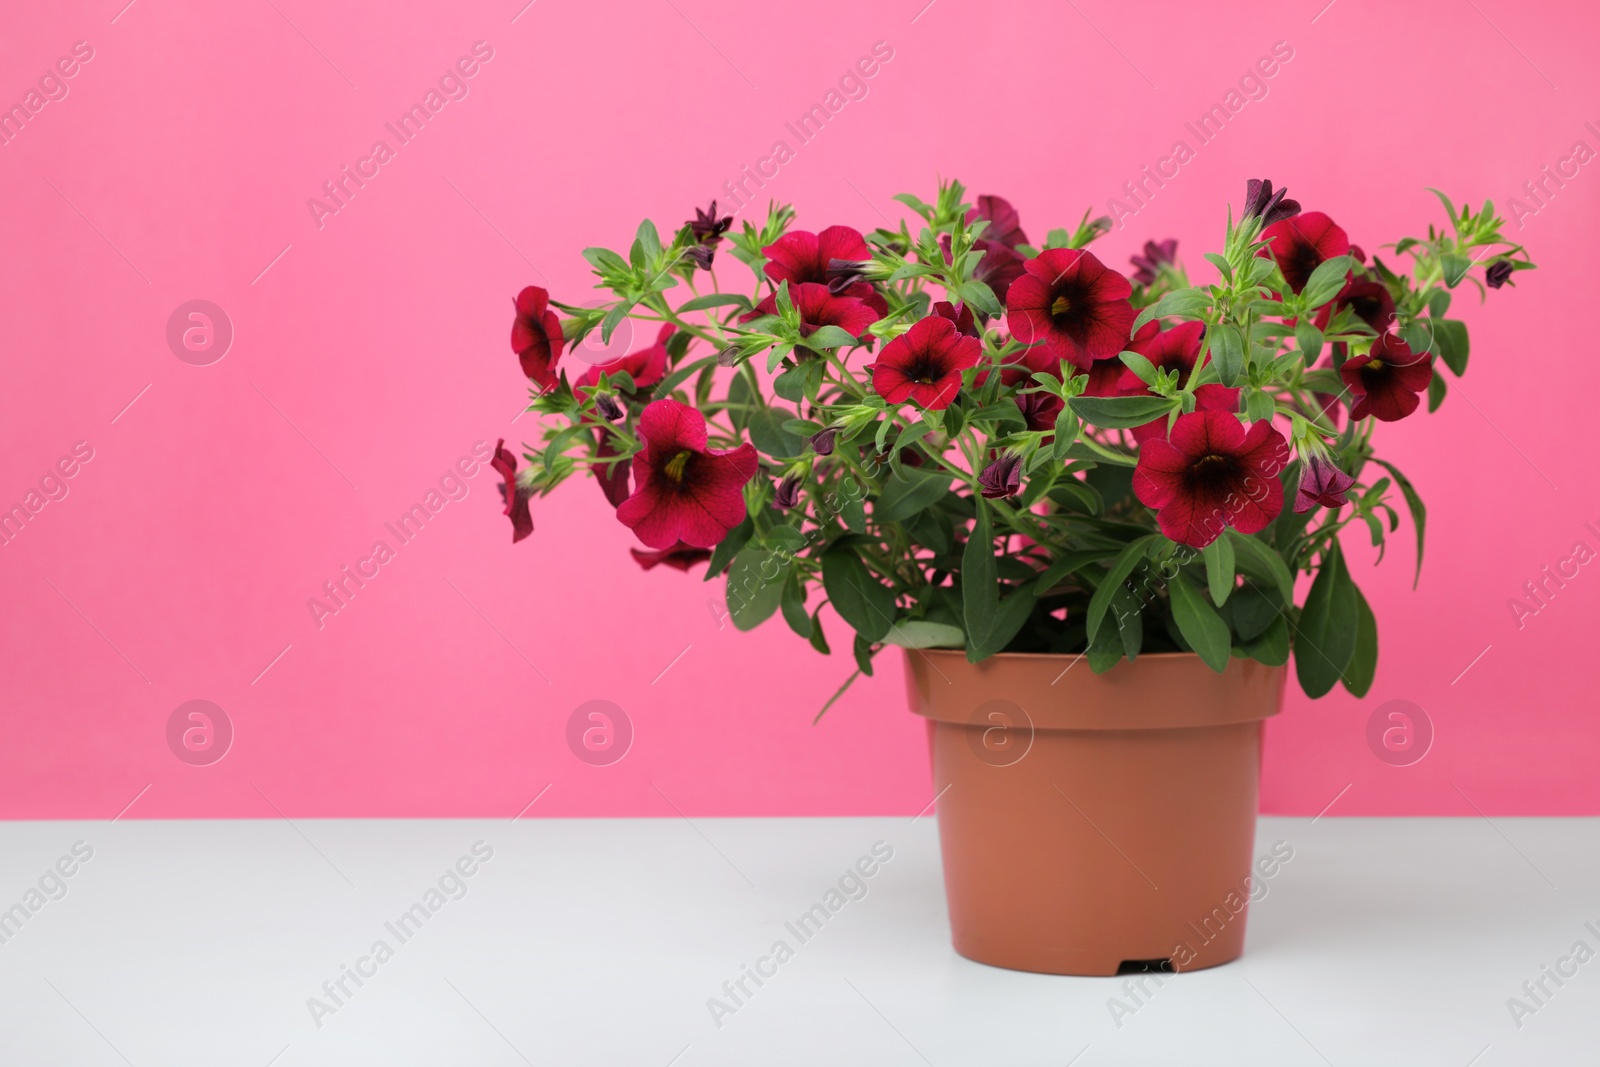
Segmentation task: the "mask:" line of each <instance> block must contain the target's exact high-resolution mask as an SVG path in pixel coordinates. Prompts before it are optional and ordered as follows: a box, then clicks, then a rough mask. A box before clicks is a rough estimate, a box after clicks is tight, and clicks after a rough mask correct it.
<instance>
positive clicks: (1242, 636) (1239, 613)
mask: <svg viewBox="0 0 1600 1067" xmlns="http://www.w3.org/2000/svg"><path fill="white" fill-rule="evenodd" d="M1222 614H1223V617H1224V618H1225V619H1227V620H1228V623H1229V625H1231V626H1232V627H1233V632H1234V633H1235V634H1237V635H1238V638H1239V640H1240V642H1241V643H1248V642H1250V641H1254V640H1255V639H1256V638H1258V637H1260V636H1261V635H1262V634H1264V633H1266V632H1267V629H1268V628H1269V627H1270V626H1271V625H1272V624H1273V622H1274V621H1275V620H1279V619H1282V618H1283V612H1281V611H1279V610H1278V606H1277V605H1276V604H1274V603H1273V602H1272V599H1271V598H1270V597H1268V596H1267V595H1266V594H1265V593H1263V592H1262V591H1261V590H1259V589H1257V588H1256V587H1255V586H1253V585H1246V586H1245V587H1243V588H1242V589H1238V590H1236V591H1235V592H1234V594H1233V596H1231V597H1229V598H1228V603H1227V605H1226V607H1225V608H1224V609H1223V612H1222Z"/></svg>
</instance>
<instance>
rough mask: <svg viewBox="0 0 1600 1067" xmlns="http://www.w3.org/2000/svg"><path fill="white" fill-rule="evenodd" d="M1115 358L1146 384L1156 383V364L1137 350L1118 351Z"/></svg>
mask: <svg viewBox="0 0 1600 1067" xmlns="http://www.w3.org/2000/svg"><path fill="white" fill-rule="evenodd" d="M1117 358H1118V359H1120V360H1122V362H1123V364H1124V365H1125V366H1126V367H1127V368H1128V369H1129V370H1131V371H1133V373H1134V374H1136V375H1138V377H1139V380H1140V381H1141V382H1143V383H1144V384H1146V385H1154V384H1155V383H1156V373H1157V371H1156V365H1155V364H1154V363H1151V362H1150V361H1149V360H1148V359H1146V358H1145V357H1144V356H1141V355H1140V354H1139V353H1137V352H1119V353H1118V354H1117Z"/></svg>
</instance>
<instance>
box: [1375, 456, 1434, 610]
mask: <svg viewBox="0 0 1600 1067" xmlns="http://www.w3.org/2000/svg"><path fill="white" fill-rule="evenodd" d="M1372 461H1373V462H1374V463H1377V464H1379V465H1381V466H1382V467H1383V468H1384V469H1385V470H1387V471H1388V472H1389V473H1390V474H1392V475H1394V482H1395V484H1396V485H1398V486H1399V487H1400V493H1401V495H1402V496H1404V497H1405V498H1406V507H1407V508H1408V509H1410V511H1411V525H1413V526H1415V527H1416V528H1417V573H1416V576H1415V577H1413V578H1412V579H1411V588H1413V589H1415V588H1416V587H1417V583H1418V582H1420V581H1422V548H1423V543H1424V542H1425V541H1426V539H1427V533H1428V508H1427V506H1426V505H1425V504H1423V502H1422V498H1421V497H1420V496H1418V495H1417V487H1416V486H1414V485H1412V484H1411V479H1409V478H1407V477H1406V476H1405V475H1404V474H1401V473H1400V468H1399V467H1396V466H1395V465H1394V464H1393V463H1390V462H1388V461H1387V460H1382V459H1378V458H1377V457H1376V456H1374V457H1373V460H1372Z"/></svg>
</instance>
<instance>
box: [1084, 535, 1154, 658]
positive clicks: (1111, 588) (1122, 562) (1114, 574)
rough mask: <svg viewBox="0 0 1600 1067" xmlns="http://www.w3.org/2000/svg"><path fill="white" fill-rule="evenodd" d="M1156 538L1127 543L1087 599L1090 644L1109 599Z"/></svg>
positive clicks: (1141, 538)
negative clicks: (1092, 594)
mask: <svg viewBox="0 0 1600 1067" xmlns="http://www.w3.org/2000/svg"><path fill="white" fill-rule="evenodd" d="M1158 536H1159V535H1158V534H1146V535H1145V536H1143V537H1139V538H1135V539H1134V540H1132V541H1129V542H1128V544H1127V546H1126V547H1124V548H1123V550H1122V551H1121V552H1120V553H1118V554H1117V558H1116V559H1115V560H1114V561H1113V562H1112V564H1111V570H1110V572H1109V573H1107V574H1106V576H1105V578H1104V579H1102V580H1101V582H1100V585H1099V587H1098V588H1097V589H1095V591H1094V596H1092V597H1090V598H1089V613H1088V616H1087V623H1088V631H1089V639H1090V641H1091V642H1092V641H1093V640H1094V636H1095V634H1097V633H1099V632H1100V624H1101V623H1102V622H1104V621H1105V617H1106V611H1107V609H1109V608H1110V607H1111V598H1112V597H1113V596H1114V595H1115V594H1116V591H1117V590H1118V589H1121V588H1122V583H1123V582H1125V581H1127V579H1128V575H1130V574H1132V573H1133V568H1134V567H1136V566H1138V564H1139V563H1140V562H1141V561H1142V560H1143V559H1144V556H1145V552H1146V551H1148V550H1149V548H1150V543H1151V542H1152V541H1154V540H1155V539H1156V538H1157V537H1158Z"/></svg>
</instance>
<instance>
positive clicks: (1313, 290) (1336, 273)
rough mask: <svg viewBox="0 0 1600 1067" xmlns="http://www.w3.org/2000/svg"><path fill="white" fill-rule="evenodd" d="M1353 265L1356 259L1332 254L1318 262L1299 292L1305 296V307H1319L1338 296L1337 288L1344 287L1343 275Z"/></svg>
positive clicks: (1348, 271) (1347, 272)
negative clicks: (1303, 287) (1302, 290)
mask: <svg viewBox="0 0 1600 1067" xmlns="http://www.w3.org/2000/svg"><path fill="white" fill-rule="evenodd" d="M1355 265H1356V261H1355V260H1354V259H1353V258H1351V257H1350V256H1334V257H1333V258H1332V259H1327V260H1323V261H1322V262H1321V263H1319V264H1318V265H1317V269H1316V270H1314V271H1312V272H1311V278H1310V279H1309V280H1308V281H1307V282H1306V287H1305V290H1304V292H1303V293H1302V294H1301V295H1303V296H1304V297H1305V300H1306V307H1308V308H1319V307H1321V306H1322V305H1323V304H1326V303H1327V302H1328V301H1330V300H1332V299H1333V298H1334V297H1336V296H1338V295H1339V290H1340V289H1343V288H1344V276H1345V275H1346V274H1349V273H1350V271H1351V269H1352V268H1353V267H1355Z"/></svg>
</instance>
